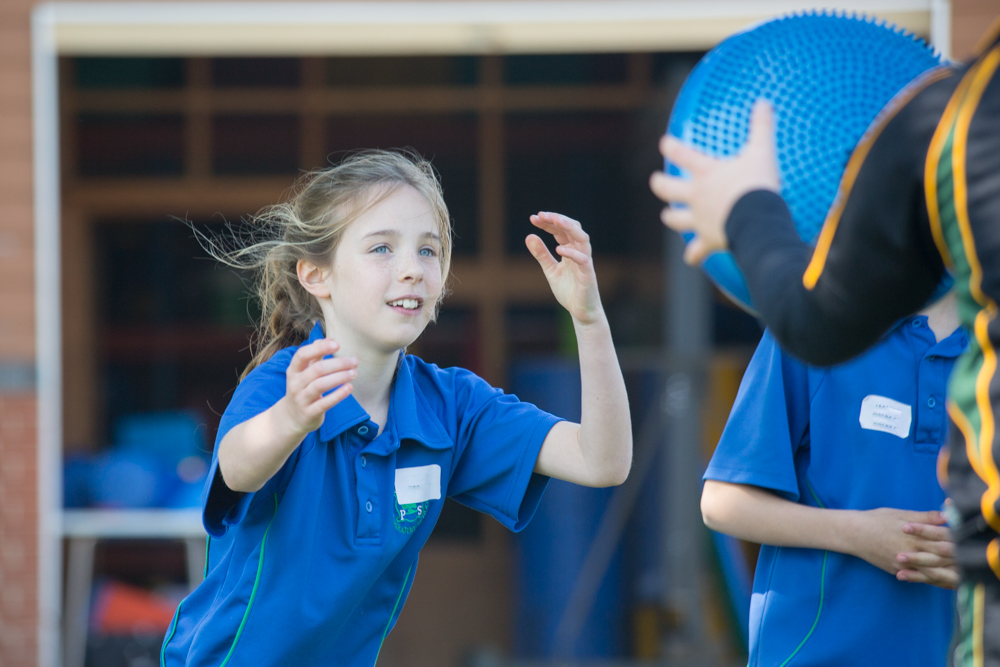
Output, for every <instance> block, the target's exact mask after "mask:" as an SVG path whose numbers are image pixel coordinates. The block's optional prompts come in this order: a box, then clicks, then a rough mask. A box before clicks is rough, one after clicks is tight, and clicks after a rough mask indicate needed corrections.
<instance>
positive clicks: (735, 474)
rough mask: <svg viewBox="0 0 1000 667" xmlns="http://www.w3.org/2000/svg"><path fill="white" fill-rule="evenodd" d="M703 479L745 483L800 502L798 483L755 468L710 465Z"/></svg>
mask: <svg viewBox="0 0 1000 667" xmlns="http://www.w3.org/2000/svg"><path fill="white" fill-rule="evenodd" d="M702 479H703V480H708V479H710V480H713V481H716V482H728V483H729V484H745V485H747V486H756V487H759V488H761V489H766V490H768V491H773V492H774V493H777V494H778V495H780V496H781V497H782V498H785V499H786V500H791V501H792V502H798V500H799V489H798V483H797V482H795V481H792V480H789V479H787V478H785V477H781V476H778V475H768V474H766V473H760V472H757V471H754V470H731V469H729V468H720V467H718V466H713V465H709V466H708V469H707V470H705V474H704V475H702Z"/></svg>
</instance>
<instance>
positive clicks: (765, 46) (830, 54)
mask: <svg viewBox="0 0 1000 667" xmlns="http://www.w3.org/2000/svg"><path fill="white" fill-rule="evenodd" d="M940 64H941V61H940V59H939V57H938V56H937V55H936V54H935V53H934V52H933V51H932V50H931V48H930V47H928V46H927V45H926V44H925V43H924V42H923V41H921V40H919V39H917V38H916V37H913V36H912V35H910V34H908V33H906V32H904V31H902V30H900V29H899V28H895V27H893V26H891V25H889V24H886V23H883V22H880V21H876V20H874V19H871V18H868V17H863V16H848V15H843V14H827V13H805V14H798V15H794V16H786V17H783V18H779V19H774V20H771V21H767V22H765V23H762V24H759V25H757V26H756V27H754V28H751V29H749V30H746V31H744V32H741V33H738V34H736V35H733V36H732V37H730V38H728V39H726V40H725V41H724V42H722V43H721V44H719V45H718V46H716V47H715V48H714V49H712V50H711V51H710V52H709V53H708V54H706V55H705V57H704V58H702V60H701V61H700V62H699V63H698V65H697V66H696V67H695V68H694V70H692V72H691V74H690V76H688V78H687V81H685V83H684V86H683V87H682V88H681V91H680V93H679V94H678V96H677V100H676V102H675V103H674V108H673V111H672V112H671V116H670V123H669V126H668V132H669V133H670V134H672V135H674V136H676V137H678V138H680V139H681V140H682V141H683V142H684V143H686V144H688V145H690V146H694V147H695V148H698V149H699V150H701V151H703V152H705V153H708V154H709V155H713V156H716V157H723V156H727V155H733V154H735V153H737V152H739V150H740V148H741V147H742V145H743V142H744V141H745V140H746V136H747V128H748V124H749V119H750V109H751V107H752V106H753V103H754V102H755V101H756V100H757V99H758V98H764V99H767V100H769V101H770V102H771V103H772V104H773V105H774V109H775V121H776V122H775V130H776V137H775V139H776V148H777V157H778V165H779V170H780V174H781V183H782V189H781V194H782V197H784V199H785V201H786V202H787V204H788V207H789V209H790V210H791V213H792V218H793V219H794V221H795V226H796V229H797V230H798V232H799V235H800V236H801V237H802V238H803V239H804V240H806V241H808V242H810V243H812V242H814V241H815V239H816V236H817V235H818V234H819V230H820V228H821V227H822V225H823V220H824V218H825V217H826V213H827V211H828V210H829V209H830V206H831V205H832V204H833V200H834V197H835V196H836V193H837V187H838V185H839V183H840V177H841V174H842V173H843V171H844V168H845V166H846V165H847V161H848V158H849V157H850V155H851V152H852V151H853V149H854V147H855V146H856V145H857V143H858V141H859V140H860V139H861V137H862V135H863V134H864V133H865V130H866V129H867V128H868V126H869V125H870V124H871V122H872V121H873V120H874V119H875V117H876V116H877V115H878V113H879V111H880V110H881V109H882V108H883V107H884V106H885V105H886V104H887V103H888V102H889V101H890V100H891V99H892V98H893V97H894V96H895V95H896V94H897V93H898V92H899V91H900V90H902V89H903V88H904V87H905V86H906V85H907V84H908V83H910V82H911V81H912V80H913V79H914V78H916V77H918V76H919V75H920V74H922V73H924V72H926V71H927V70H929V69H931V68H933V67H936V66H938V65H940ZM668 168H669V170H670V171H671V173H674V174H682V172H680V171H678V170H677V168H676V167H674V166H673V165H668ZM682 175H683V174H682ZM704 268H705V270H706V272H708V274H709V275H710V276H711V277H712V278H713V280H715V282H716V283H717V284H718V285H719V287H720V288H721V289H722V290H723V291H724V292H726V293H727V294H729V296H730V297H732V298H733V299H734V300H735V301H737V303H740V304H741V305H742V306H744V307H745V308H747V309H748V310H751V311H752V310H753V304H752V303H751V300H750V295H749V292H748V291H747V288H746V283H745V281H744V280H743V276H742V274H741V273H740V271H739V269H738V267H737V266H736V263H735V261H733V258H732V255H730V254H729V253H717V254H715V255H713V256H711V257H709V258H708V259H707V260H706V261H705V264H704Z"/></svg>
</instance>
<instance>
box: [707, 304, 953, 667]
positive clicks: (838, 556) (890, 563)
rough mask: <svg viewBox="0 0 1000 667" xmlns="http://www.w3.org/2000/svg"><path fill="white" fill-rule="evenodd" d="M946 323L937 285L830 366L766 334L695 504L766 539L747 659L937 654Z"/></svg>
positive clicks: (931, 660)
mask: <svg viewBox="0 0 1000 667" xmlns="http://www.w3.org/2000/svg"><path fill="white" fill-rule="evenodd" d="M957 326H958V320H957V315H956V313H955V306H954V297H953V295H949V296H947V297H945V298H944V299H942V300H940V301H939V302H938V303H936V304H934V305H933V306H931V307H930V308H928V310H927V311H925V312H924V313H923V314H920V315H916V316H913V317H910V318H907V319H906V320H903V321H901V322H900V323H898V324H897V326H896V327H895V328H894V329H893V330H892V331H891V332H890V333H889V334H887V335H886V336H885V338H884V339H883V340H882V341H881V342H880V343H879V344H878V345H876V346H875V347H873V348H872V349H871V350H869V351H868V352H866V353H865V354H864V355H862V356H860V357H858V358H856V359H853V360H852V361H850V362H847V363H844V364H841V365H839V366H834V367H832V368H811V367H807V366H805V365H804V364H802V363H800V362H799V361H797V360H796V359H794V358H793V357H791V356H790V355H788V354H787V353H785V352H783V351H782V350H781V349H780V348H779V347H778V345H777V344H776V343H775V341H774V339H773V338H772V337H771V335H770V334H769V333H767V332H765V334H764V337H763V339H762V340H761V342H760V345H759V346H758V348H757V351H756V352H755V353H754V357H753V360H752V361H751V362H750V366H749V367H748V368H747V372H746V374H745V375H744V377H743V382H742V384H741V385H740V390H739V393H738V395H737V398H736V403H735V404H734V406H733V410H732V413H731V415H730V417H729V421H728V422H727V424H726V428H725V430H724V432H723V434H722V438H721V439H720V441H719V445H718V447H717V448H716V451H715V454H714V455H713V457H712V460H711V462H710V464H709V466H708V469H707V471H706V472H705V488H704V491H703V494H702V503H701V504H702V513H703V514H704V517H705V523H706V524H707V525H708V526H709V527H710V528H712V529H714V530H718V531H720V532H723V533H728V534H731V535H735V536H737V537H740V538H743V539H746V540H749V541H752V542H758V543H761V544H762V546H761V550H760V555H759V557H758V560H757V571H756V574H755V575H754V583H753V595H752V598H751V606H750V662H749V664H750V666H751V667H758V666H760V667H765V666H766V667H781V666H785V665H788V666H806V665H810V666H814V667H815V666H821V665H822V666H829V667H834V666H837V667H839V666H841V665H852V666H856V667H885V666H886V665H907V666H908V667H921V666H926V667H939V666H940V665H942V664H944V662H945V655H946V653H947V649H948V644H949V640H950V636H951V631H952V609H953V594H952V592H951V591H950V590H947V589H950V588H953V587H954V586H955V585H957V583H958V574H957V572H956V570H955V567H954V562H953V545H952V543H951V541H950V535H949V531H948V528H947V527H946V526H945V525H943V524H944V518H943V516H942V513H941V512H940V511H938V510H939V509H940V508H941V506H942V503H943V502H944V492H943V491H942V490H941V487H940V485H939V484H938V481H937V479H936V474H935V472H936V463H937V458H938V452H939V449H940V448H941V445H942V443H944V442H945V435H946V429H947V418H946V414H945V409H944V396H945V387H946V383H947V379H948V375H949V373H950V372H951V368H952V365H953V364H954V362H955V358H956V357H958V355H959V354H961V352H962V351H963V350H964V349H965V347H966V345H967V337H966V334H965V332H964V331H963V330H961V329H956V327H957ZM928 584H933V586H932V585H928Z"/></svg>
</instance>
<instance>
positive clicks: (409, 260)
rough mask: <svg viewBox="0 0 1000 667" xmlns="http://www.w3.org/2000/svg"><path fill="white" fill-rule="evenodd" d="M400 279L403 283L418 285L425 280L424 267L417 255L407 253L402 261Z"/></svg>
mask: <svg viewBox="0 0 1000 667" xmlns="http://www.w3.org/2000/svg"><path fill="white" fill-rule="evenodd" d="M399 279H400V280H401V281H402V282H412V283H417V282H420V281H421V280H423V279H424V267H423V265H422V264H421V263H420V257H419V256H417V255H416V254H415V253H406V254H405V256H404V257H403V258H402V259H401V261H400V266H399Z"/></svg>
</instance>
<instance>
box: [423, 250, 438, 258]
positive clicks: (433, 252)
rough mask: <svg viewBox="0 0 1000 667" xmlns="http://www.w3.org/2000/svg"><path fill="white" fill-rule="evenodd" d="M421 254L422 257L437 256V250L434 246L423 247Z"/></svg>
mask: <svg viewBox="0 0 1000 667" xmlns="http://www.w3.org/2000/svg"><path fill="white" fill-rule="evenodd" d="M420 255H421V256H422V257H437V251H436V250H434V248H421V249H420Z"/></svg>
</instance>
